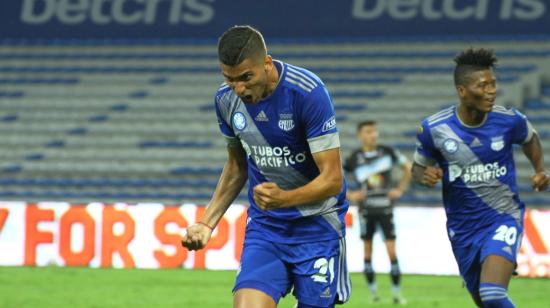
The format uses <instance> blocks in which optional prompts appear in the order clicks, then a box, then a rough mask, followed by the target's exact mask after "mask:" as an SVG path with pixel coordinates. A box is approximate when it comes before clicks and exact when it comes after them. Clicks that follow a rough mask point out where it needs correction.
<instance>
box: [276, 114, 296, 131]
mask: <svg viewBox="0 0 550 308" xmlns="http://www.w3.org/2000/svg"><path fill="white" fill-rule="evenodd" d="M279 128H280V129H282V130H284V131H286V132H288V131H290V130H292V129H293V128H294V119H292V114H291V113H281V114H279Z"/></svg>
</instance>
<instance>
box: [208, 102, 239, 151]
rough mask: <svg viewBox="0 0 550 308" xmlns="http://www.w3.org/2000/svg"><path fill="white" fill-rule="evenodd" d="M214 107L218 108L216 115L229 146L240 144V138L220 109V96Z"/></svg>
mask: <svg viewBox="0 0 550 308" xmlns="http://www.w3.org/2000/svg"><path fill="white" fill-rule="evenodd" d="M214 109H216V117H217V118H218V125H219V127H220V131H221V133H222V135H223V136H224V137H225V140H226V141H227V145H228V146H237V145H239V144H240V142H239V138H237V136H235V133H234V132H233V129H232V128H231V126H229V123H227V121H226V120H225V119H224V118H223V116H222V113H221V111H220V106H219V102H218V97H216V98H215V102H214Z"/></svg>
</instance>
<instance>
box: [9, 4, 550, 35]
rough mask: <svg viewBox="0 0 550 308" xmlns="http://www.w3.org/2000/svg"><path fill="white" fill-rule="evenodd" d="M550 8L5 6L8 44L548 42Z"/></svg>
mask: <svg viewBox="0 0 550 308" xmlns="http://www.w3.org/2000/svg"><path fill="white" fill-rule="evenodd" d="M549 6H550V4H549V3H548V1H545V0H499V1H491V0H445V1H443V0H412V1H411V0H346V1H330V0H304V1H292V0H279V1H277V5H273V2H271V1H265V0H262V1H246V0H233V1H221V0H14V1H11V0H10V1H0V25H1V27H0V39H37V38H39V39H105V38H130V39H135V38H139V39H161V38H162V39H212V38H216V37H218V36H219V34H220V33H221V32H222V31H224V30H225V29H227V28H228V27H229V26H232V25H235V24H252V25H255V26H257V27H258V28H259V29H260V30H262V31H263V32H264V34H265V35H266V36H267V37H268V38H274V37H276V38H308V39H319V38H326V37H332V38H334V37H383V38H388V37H396V36H401V37H410V36H416V37H418V36H438V35H443V36H449V35H457V36H462V35H467V36H471V35H548V33H547V29H550V10H549V9H550V7H549ZM281 16H284V19H282V18H281Z"/></svg>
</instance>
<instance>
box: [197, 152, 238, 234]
mask: <svg viewBox="0 0 550 308" xmlns="http://www.w3.org/2000/svg"><path fill="white" fill-rule="evenodd" d="M247 179H248V172H247V169H246V167H244V166H239V165H238V164H236V163H230V162H228V163H226V164H225V166H224V168H223V171H222V174H221V176H220V180H219V181H218V185H217V186H216V189H215V190H214V194H213V196H212V199H211V200H210V202H208V206H207V208H206V212H205V213H204V216H203V218H202V219H201V222H203V223H205V224H207V225H208V226H210V227H212V228H214V227H215V226H216V225H217V224H218V222H219V221H220V219H221V218H222V216H223V215H224V214H225V212H226V211H227V209H228V208H229V206H230V205H231V203H233V201H234V200H235V198H237V196H238V195H239V193H240V192H241V190H242V189H243V186H244V184H245V183H246V180H247Z"/></svg>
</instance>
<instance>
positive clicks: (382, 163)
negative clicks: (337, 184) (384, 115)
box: [344, 121, 411, 304]
mask: <svg viewBox="0 0 550 308" xmlns="http://www.w3.org/2000/svg"><path fill="white" fill-rule="evenodd" d="M357 137H358V139H359V141H360V142H361V145H362V147H361V148H360V149H357V150H356V151H354V152H353V153H352V154H351V155H350V156H349V157H348V158H347V159H346V161H345V164H344V170H345V171H347V172H348V173H349V175H350V176H352V177H353V181H354V182H355V183H356V184H357V189H355V190H351V189H350V190H348V192H347V198H348V199H349V200H350V201H353V202H357V203H358V204H359V206H360V214H361V238H362V239H363V243H364V249H365V254H364V258H365V259H364V261H365V276H366V278H367V282H368V286H369V289H370V291H371V294H372V301H373V302H378V301H379V297H378V291H377V286H376V281H375V273H374V270H373V267H372V263H371V260H372V238H373V235H374V233H375V231H376V227H377V226H380V227H381V228H382V231H383V233H384V241H385V243H386V249H387V251H388V256H389V258H390V262H391V272H390V273H391V280H392V293H393V302H394V303H395V304H404V303H406V301H405V299H404V298H403V297H402V296H401V291H400V280H401V272H400V270H399V263H398V261H397V254H396V253H395V226H394V223H393V205H394V203H395V201H396V200H398V199H399V198H400V197H401V196H402V195H403V193H404V192H405V190H406V189H407V187H408V186H409V183H410V181H411V164H410V162H409V161H408V160H407V158H406V157H405V156H404V155H402V154H401V153H400V152H399V151H397V150H394V149H392V148H391V147H388V146H384V145H378V129H377V125H376V122H375V121H365V122H361V123H359V124H358V125H357ZM396 165H397V166H399V167H400V168H401V169H402V171H403V173H402V177H401V180H400V181H399V185H398V186H397V187H392V185H393V181H392V170H393V168H394V167H395V166H396Z"/></svg>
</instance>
